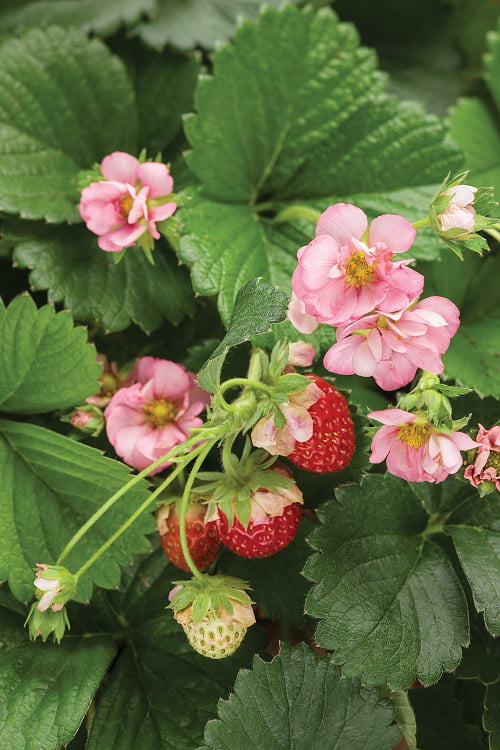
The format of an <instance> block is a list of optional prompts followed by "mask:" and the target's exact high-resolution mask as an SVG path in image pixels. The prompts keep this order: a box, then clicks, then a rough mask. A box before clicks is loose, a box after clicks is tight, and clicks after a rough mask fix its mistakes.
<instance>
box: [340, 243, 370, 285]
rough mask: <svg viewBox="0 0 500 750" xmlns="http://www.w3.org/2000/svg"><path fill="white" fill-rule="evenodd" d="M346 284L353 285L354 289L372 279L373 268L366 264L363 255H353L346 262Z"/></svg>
mask: <svg viewBox="0 0 500 750" xmlns="http://www.w3.org/2000/svg"><path fill="white" fill-rule="evenodd" d="M346 272H347V283H348V284H354V286H355V287H356V289H359V287H361V286H364V285H365V284H367V283H368V282H369V281H371V280H372V278H373V266H369V265H368V263H367V262H366V258H365V254H364V253H361V252H360V253H354V255H351V257H350V258H349V260H348V261H347V266H346Z"/></svg>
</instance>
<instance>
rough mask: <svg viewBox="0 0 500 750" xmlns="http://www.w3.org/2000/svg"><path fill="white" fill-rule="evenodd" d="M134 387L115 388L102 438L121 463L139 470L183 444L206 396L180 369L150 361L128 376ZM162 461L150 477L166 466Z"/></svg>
mask: <svg viewBox="0 0 500 750" xmlns="http://www.w3.org/2000/svg"><path fill="white" fill-rule="evenodd" d="M132 377H133V380H134V381H135V384H134V385H131V386H129V387H127V388H120V390H119V391H117V392H116V393H115V395H114V396H113V398H112V399H111V401H110V402H109V404H108V406H107V408H106V411H105V412H104V416H105V417H106V430H107V433H108V438H109V441H110V442H111V444H112V445H113V447H114V449H115V451H116V452H117V454H118V455H119V456H121V457H122V458H123V460H124V461H125V463H127V464H128V465H129V466H132V467H133V468H134V469H138V470H142V469H145V468H147V467H148V466H149V465H150V464H152V463H153V462H154V461H156V460H157V459H158V458H160V457H161V456H163V455H164V454H165V453H167V452H168V451H169V450H170V448H173V446H174V445H179V444H180V443H183V442H184V441H185V440H186V439H187V438H188V435H189V430H190V429H191V428H193V427H200V425H201V424H203V422H202V420H201V419H200V418H199V417H198V416H197V415H198V414H199V413H200V412H202V411H203V409H205V407H206V405H207V403H208V401H209V395H208V393H206V392H205V391H203V390H202V389H201V388H200V387H199V386H198V385H197V384H196V381H195V376H194V375H193V373H191V372H188V371H187V370H186V368H185V367H183V365H179V364H176V363H175V362H170V361H169V360H166V359H156V358H155V357H142V359H139V360H137V365H136V368H135V370H134V373H133V375H132ZM170 464H171V462H169V461H166V462H165V463H164V464H162V465H161V466H160V467H159V468H157V469H155V470H154V471H153V472H151V473H152V474H156V473H157V472H159V471H162V470H163V469H164V468H165V467H167V466H170Z"/></svg>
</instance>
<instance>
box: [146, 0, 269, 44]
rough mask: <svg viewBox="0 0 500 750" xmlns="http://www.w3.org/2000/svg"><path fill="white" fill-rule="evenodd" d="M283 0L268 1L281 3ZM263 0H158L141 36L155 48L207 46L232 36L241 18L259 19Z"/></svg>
mask: <svg viewBox="0 0 500 750" xmlns="http://www.w3.org/2000/svg"><path fill="white" fill-rule="evenodd" d="M280 4H281V0H268V2H267V5H269V6H275V7H277V6H279V5H280ZM260 7H261V2H260V0H229V1H228V0H159V4H158V9H157V11H156V13H155V14H154V15H153V18H152V19H151V21H147V22H145V23H143V24H142V25H141V26H139V34H140V35H141V38H142V39H143V40H144V41H145V42H146V44H149V45H150V46H151V47H154V48H155V49H162V48H163V47H165V46H166V45H167V44H172V45H174V46H175V47H178V48H180V49H191V48H192V47H198V46H199V47H205V49H212V48H213V47H215V46H216V43H217V42H224V41H226V40H227V39H229V38H230V37H231V36H232V35H233V32H234V30H235V28H236V24H237V22H238V20H239V19H241V18H256V17H257V15H258V13H259V10H260Z"/></svg>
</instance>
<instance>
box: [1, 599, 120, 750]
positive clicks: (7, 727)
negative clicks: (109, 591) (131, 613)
mask: <svg viewBox="0 0 500 750" xmlns="http://www.w3.org/2000/svg"><path fill="white" fill-rule="evenodd" d="M23 622H24V618H23V617H22V616H20V615H19V614H17V613H14V612H13V611H11V610H10V609H6V608H3V607H2V606H0V641H1V646H0V747H3V748H9V750H54V748H56V747H62V746H63V745H64V746H65V745H66V743H67V742H69V741H70V740H71V738H72V737H73V736H74V735H75V733H76V731H77V730H78V727H79V726H80V723H81V721H82V720H83V718H84V716H85V714H86V713H87V710H88V707H89V704H90V702H91V700H92V698H93V696H94V694H95V692H96V690H97V688H98V687H99V684H100V682H101V680H102V679H103V677H104V676H105V674H106V670H107V668H108V665H109V664H110V662H111V661H112V659H113V657H114V655H115V653H116V644H115V643H114V642H113V640H112V639H111V638H109V637H106V636H105V635H102V636H100V637H95V638H84V637H82V636H75V635H73V637H72V638H66V639H65V640H64V642H63V643H62V644H61V645H60V646H55V645H52V644H42V643H30V641H29V639H28V634H27V633H26V631H25V630H24V629H23ZM96 636H97V634H96Z"/></svg>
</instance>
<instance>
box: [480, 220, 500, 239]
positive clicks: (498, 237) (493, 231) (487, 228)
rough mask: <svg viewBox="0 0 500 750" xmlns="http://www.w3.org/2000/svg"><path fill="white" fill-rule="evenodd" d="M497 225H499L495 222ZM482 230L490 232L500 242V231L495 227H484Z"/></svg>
mask: <svg viewBox="0 0 500 750" xmlns="http://www.w3.org/2000/svg"><path fill="white" fill-rule="evenodd" d="M495 226H497V225H496V224H495ZM482 231H483V232H486V234H489V235H490V237H493V239H494V240H496V241H497V242H500V232H497V230H496V229H493V227H486V229H483V230H482Z"/></svg>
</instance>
